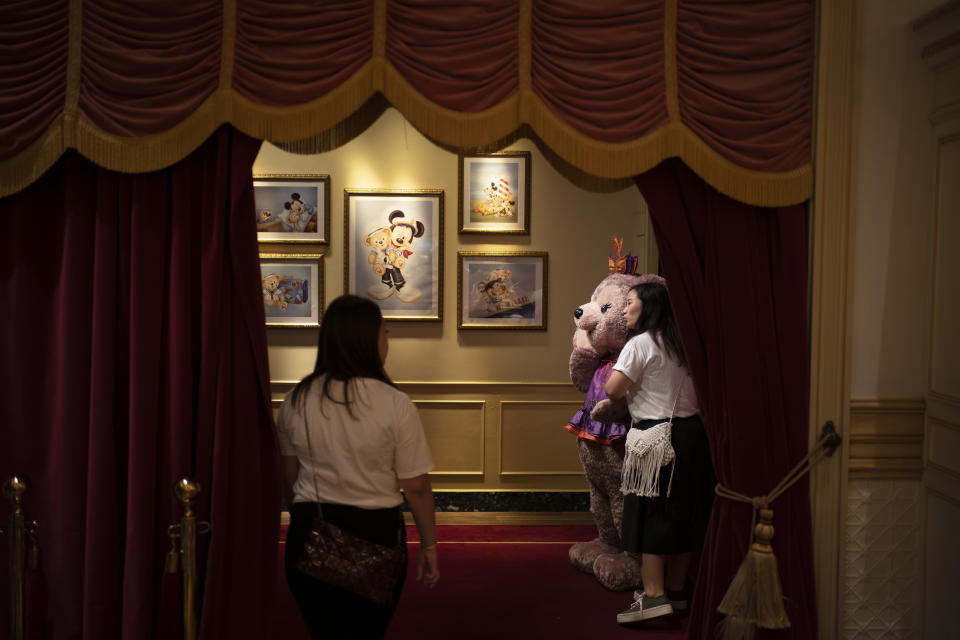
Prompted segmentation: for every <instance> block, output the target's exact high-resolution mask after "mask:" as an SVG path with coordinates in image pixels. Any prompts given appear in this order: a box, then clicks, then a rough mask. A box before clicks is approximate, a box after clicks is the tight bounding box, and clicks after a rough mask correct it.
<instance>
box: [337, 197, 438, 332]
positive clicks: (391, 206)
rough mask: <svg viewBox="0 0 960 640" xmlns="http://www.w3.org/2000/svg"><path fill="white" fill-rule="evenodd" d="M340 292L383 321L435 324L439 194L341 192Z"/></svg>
mask: <svg viewBox="0 0 960 640" xmlns="http://www.w3.org/2000/svg"><path fill="white" fill-rule="evenodd" d="M343 193H344V203H343V211H344V215H343V219H344V227H345V228H344V252H343V255H344V269H343V272H344V291H345V292H346V293H353V294H356V295H358V296H363V297H366V298H370V299H371V300H373V301H375V302H376V303H377V304H378V305H379V306H380V311H381V312H382V313H383V317H384V318H386V319H387V320H440V319H441V313H442V308H443V190H442V189H418V190H402V191H380V190H368V189H345V190H344V192H343Z"/></svg>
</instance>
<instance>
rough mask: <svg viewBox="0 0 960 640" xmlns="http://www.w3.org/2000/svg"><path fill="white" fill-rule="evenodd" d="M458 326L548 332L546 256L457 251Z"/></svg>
mask: <svg viewBox="0 0 960 640" xmlns="http://www.w3.org/2000/svg"><path fill="white" fill-rule="evenodd" d="M457 328H458V329H538V330H546V328H547V252H546V251H496V252H487V251H459V252H457Z"/></svg>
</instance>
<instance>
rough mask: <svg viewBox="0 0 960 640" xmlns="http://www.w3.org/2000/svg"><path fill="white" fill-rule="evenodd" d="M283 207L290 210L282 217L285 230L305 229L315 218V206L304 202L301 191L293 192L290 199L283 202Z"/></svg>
mask: <svg viewBox="0 0 960 640" xmlns="http://www.w3.org/2000/svg"><path fill="white" fill-rule="evenodd" d="M283 208H284V209H285V210H286V211H289V213H287V215H286V216H283V217H281V218H280V220H281V222H282V223H283V230H284V231H305V230H306V228H307V223H308V222H310V221H311V220H312V219H313V213H314V212H313V207H311V206H310V205H307V204H306V203H304V201H303V200H301V199H300V194H299V193H291V194H290V200H289V201H288V202H284V203H283Z"/></svg>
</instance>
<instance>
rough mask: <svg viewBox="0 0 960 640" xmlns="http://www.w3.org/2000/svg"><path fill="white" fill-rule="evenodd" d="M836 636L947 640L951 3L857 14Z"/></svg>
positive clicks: (953, 313) (954, 508)
mask: <svg viewBox="0 0 960 640" xmlns="http://www.w3.org/2000/svg"><path fill="white" fill-rule="evenodd" d="M859 10H860V18H859V19H860V26H861V35H862V38H861V40H862V47H861V50H860V60H859V62H860V65H859V73H858V75H859V79H860V86H859V88H860V96H859V100H858V102H857V105H856V120H857V121H858V122H859V128H858V131H857V139H858V145H857V154H856V159H855V162H854V176H855V183H856V185H857V187H856V199H855V202H856V204H855V209H854V216H853V221H854V222H853V224H854V226H853V232H854V245H855V246H854V262H853V279H852V289H851V295H852V302H853V304H852V331H851V345H850V347H851V395H852V402H851V426H850V429H851V437H850V445H851V446H850V450H849V452H848V455H849V469H850V484H849V494H848V503H847V517H846V531H845V541H846V554H845V561H846V566H845V567H844V569H843V571H842V575H843V576H844V578H843V579H844V585H843V594H842V609H843V611H842V614H841V629H842V636H843V637H851V638H853V637H856V638H868V639H869V638H881V637H882V638H919V637H925V638H947V637H954V635H955V624H954V622H953V619H952V615H951V614H952V609H951V607H952V601H951V599H950V598H951V596H950V595H948V594H955V593H957V592H958V591H960V578H958V576H960V560H958V558H960V556H958V555H957V554H956V552H955V550H954V549H953V546H954V544H955V540H956V537H957V534H958V533H960V365H958V362H960V333H958V331H957V329H958V327H960V306H958V303H957V300H958V299H960V257H958V256H960V254H958V252H957V247H958V244H960V40H958V39H957V36H958V35H960V3H958V2H952V3H943V2H942V1H941V0H922V1H915V2H909V3H907V2H900V1H898V0H863V1H861V2H860V3H859Z"/></svg>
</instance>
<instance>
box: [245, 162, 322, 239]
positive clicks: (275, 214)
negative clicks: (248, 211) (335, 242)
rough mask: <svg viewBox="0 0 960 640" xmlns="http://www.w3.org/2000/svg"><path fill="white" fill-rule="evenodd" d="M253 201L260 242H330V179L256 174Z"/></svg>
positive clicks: (298, 175) (296, 175) (319, 175)
mask: <svg viewBox="0 0 960 640" xmlns="http://www.w3.org/2000/svg"><path fill="white" fill-rule="evenodd" d="M253 200H254V207H255V208H256V214H257V242H261V243H292V242H297V243H308V244H309V243H315V244H327V243H328V242H329V239H330V176H329V175H327V174H323V173H317V174H312V173H259V174H254V176H253Z"/></svg>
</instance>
